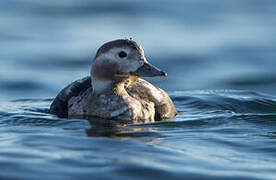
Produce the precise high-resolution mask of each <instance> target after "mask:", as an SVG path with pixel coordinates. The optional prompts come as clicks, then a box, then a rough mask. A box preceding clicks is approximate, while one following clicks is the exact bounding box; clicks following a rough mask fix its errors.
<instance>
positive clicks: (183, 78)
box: [0, 0, 276, 180]
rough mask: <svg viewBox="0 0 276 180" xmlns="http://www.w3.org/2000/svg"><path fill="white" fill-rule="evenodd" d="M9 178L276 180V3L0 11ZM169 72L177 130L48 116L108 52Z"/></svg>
mask: <svg viewBox="0 0 276 180" xmlns="http://www.w3.org/2000/svg"><path fill="white" fill-rule="evenodd" d="M0 22H1V23H0V27H1V28H0V47H1V48H0V49H1V50H0V167H1V171H0V179H16V180H17V179H18V180H22V179H45V180H46V179H49V180H50V179H51V180H52V179H72V180H73V179H116V180H117V179H120V180H122V179H210V180H215V179H223V180H230V179H233V180H237V179H242V180H245V179H246V180H263V179H269V180H270V179H271V180H272V179H276V98H275V95H276V71H275V67H276V60H275V59H276V36H275V35H276V34H275V32H276V31H275V28H276V2H275V1H274V0H266V1H259V0H243V1H237V0H233V1H221V0H213V1H204V0H185V1H180V0H171V1H166V0H152V1H146V0H139V1H138V0H137V1H125V0H116V1H115V0H114V1H113V0H112V1H110V0H98V1H96V0H95V1H85V0H78V1H73V0H59V1H54V0H48V1H35V0H10V1H1V2H0ZM118 38H132V39H134V40H136V41H137V42H139V43H140V44H141V45H142V46H143V47H144V50H145V54H146V57H147V59H148V60H149V61H150V62H152V63H153V64H154V65H156V66H158V67H160V68H161V69H163V70H165V71H166V72H167V73H168V77H166V78H152V79H147V80H148V81H150V82H151V83H153V84H154V85H156V86H158V87H161V88H163V89H164V90H166V91H167V92H168V94H169V95H170V96H171V98H172V100H173V101H174V103H175V106H176V108H177V110H178V112H179V115H178V116H177V117H176V118H175V119H173V120H171V121H162V122H155V123H150V124H119V123H117V122H116V121H110V120H96V119H90V120H82V119H61V118H58V117H56V116H54V115H50V114H48V110H49V106H50V104H51V102H52V100H53V98H54V97H55V96H56V94H57V93H58V92H59V91H60V90H61V89H62V88H63V87H64V86H66V85H67V84H69V83H71V82H72V81H74V80H76V79H79V78H81V77H84V76H87V75H88V74H89V71H90V65H91V62H92V60H93V57H94V55H95V52H96V51H97V48H98V47H99V46H101V45H102V44H103V43H105V42H107V41H110V40H114V39H118Z"/></svg>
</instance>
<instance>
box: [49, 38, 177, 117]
mask: <svg viewBox="0 0 276 180" xmlns="http://www.w3.org/2000/svg"><path fill="white" fill-rule="evenodd" d="M122 52H123V53H122ZM122 55H123V56H122ZM121 56H122V57H121ZM164 75H166V74H165V73H164V72H163V71H161V70H159V69H158V68H156V67H154V66H153V65H151V64H149V63H148V62H147V60H146V58H145V56H144V51H143V49H142V47H141V46H139V45H138V44H137V43H136V42H134V41H131V40H116V41H111V42H108V43H106V44H104V45H103V46H102V47H101V48H99V50H98V52H97V54H96V56H95V59H94V61H93V64H92V68H91V76H89V77H85V78H83V79H80V80H78V81H75V82H73V83H72V84H70V85H69V86H67V87H65V88H64V89H63V90H62V91H61V92H60V93H59V94H58V95H57V97H56V98H55V100H54V101H53V103H52V104H51V107H50V113H52V114H55V115H57V116H59V117H69V118H70V117H75V116H78V117H79V116H96V117H101V118H106V119H118V120H126V121H133V122H154V121H155V120H162V119H169V118H173V117H174V116H175V115H176V114H177V111H176V110H175V107H174V104H173V102H172V101H171V99H170V97H169V96H168V95H167V94H166V93H165V92H164V91H163V90H162V89H160V88H157V87H155V86H153V85H152V84H150V83H149V82H147V81H145V80H142V79H138V80H137V81H135V82H134V83H132V84H131V85H130V86H129V87H127V84H128V82H129V81H130V79H131V78H130V77H132V76H140V77H144V76H145V77H154V76H164ZM134 79H136V78H134ZM131 80H133V78H132V79H131Z"/></svg>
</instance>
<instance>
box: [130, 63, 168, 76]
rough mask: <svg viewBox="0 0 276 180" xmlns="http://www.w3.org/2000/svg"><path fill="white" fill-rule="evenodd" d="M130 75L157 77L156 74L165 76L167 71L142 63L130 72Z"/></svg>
mask: <svg viewBox="0 0 276 180" xmlns="http://www.w3.org/2000/svg"><path fill="white" fill-rule="evenodd" d="M130 75H133V76H139V77H158V76H167V73H165V72H164V71H162V70H160V69H158V68H157V67H155V66H154V65H152V64H150V63H146V62H145V63H144V64H143V65H142V66H141V67H140V68H138V69H137V70H136V71H134V72H131V73H130Z"/></svg>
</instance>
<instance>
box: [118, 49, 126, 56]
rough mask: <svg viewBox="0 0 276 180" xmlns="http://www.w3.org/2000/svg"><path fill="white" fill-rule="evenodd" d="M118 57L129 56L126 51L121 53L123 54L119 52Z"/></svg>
mask: <svg viewBox="0 0 276 180" xmlns="http://www.w3.org/2000/svg"><path fill="white" fill-rule="evenodd" d="M118 55H119V57H120V58H124V57H126V56H127V53H126V52H125V51H121V52H119V54H118Z"/></svg>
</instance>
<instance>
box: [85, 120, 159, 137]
mask: <svg viewBox="0 0 276 180" xmlns="http://www.w3.org/2000/svg"><path fill="white" fill-rule="evenodd" d="M82 119H86V120H88V122H89V124H90V128H89V129H86V134H87V136H88V137H111V138H119V139H126V138H132V137H156V136H160V135H159V133H158V128H157V127H153V126H151V124H142V122H138V121H137V122H129V121H118V120H116V121H115V120H112V119H102V118H98V117H92V116H85V117H82Z"/></svg>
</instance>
